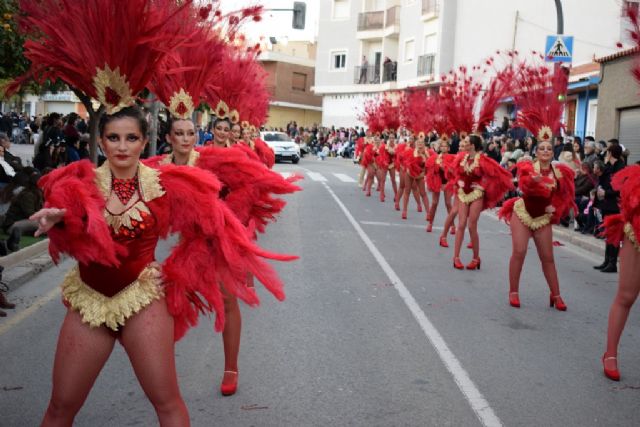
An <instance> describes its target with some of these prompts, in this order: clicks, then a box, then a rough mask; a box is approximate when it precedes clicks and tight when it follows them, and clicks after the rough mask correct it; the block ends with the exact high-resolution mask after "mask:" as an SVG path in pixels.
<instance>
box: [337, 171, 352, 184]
mask: <svg viewBox="0 0 640 427" xmlns="http://www.w3.org/2000/svg"><path fill="white" fill-rule="evenodd" d="M333 176H335V177H336V178H338V179H339V180H340V181H342V182H348V183H353V182H356V180H355V179H353V178H352V177H350V176H349V175H346V174H344V173H334V174H333Z"/></svg>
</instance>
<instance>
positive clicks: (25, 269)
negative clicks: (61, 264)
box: [0, 239, 53, 291]
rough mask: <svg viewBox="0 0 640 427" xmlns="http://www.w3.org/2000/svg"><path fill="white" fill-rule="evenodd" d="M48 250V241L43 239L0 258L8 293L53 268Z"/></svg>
mask: <svg viewBox="0 0 640 427" xmlns="http://www.w3.org/2000/svg"><path fill="white" fill-rule="evenodd" d="M48 249H49V239H45V240H43V241H41V242H38V243H35V244H33V245H31V246H27V247H26V248H23V249H20V250H19V251H17V252H14V253H12V254H9V255H7V256H5V257H2V258H0V265H2V266H3V267H4V272H3V274H2V280H3V282H5V283H6V284H7V285H8V286H9V290H10V291H14V290H16V289H17V288H19V287H20V286H22V285H23V284H25V283H26V282H28V281H29V280H31V279H32V278H34V277H35V276H37V275H38V274H40V273H41V272H43V271H45V270H47V269H49V268H50V267H52V266H53V261H52V260H51V257H50V256H49V250H48Z"/></svg>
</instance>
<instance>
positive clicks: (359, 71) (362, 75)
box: [353, 61, 398, 85]
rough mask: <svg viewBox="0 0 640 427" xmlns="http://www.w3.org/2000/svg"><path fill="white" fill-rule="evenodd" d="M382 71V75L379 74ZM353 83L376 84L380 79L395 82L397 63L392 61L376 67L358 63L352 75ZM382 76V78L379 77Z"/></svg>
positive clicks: (383, 81)
mask: <svg viewBox="0 0 640 427" xmlns="http://www.w3.org/2000/svg"><path fill="white" fill-rule="evenodd" d="M380 71H382V75H380ZM353 77H354V78H353V82H354V83H355V84H360V85H364V84H378V83H380V82H381V81H382V83H385V82H395V81H396V80H397V78H398V63H397V62H394V61H390V62H387V63H386V64H382V65H381V66H379V67H377V66H375V65H364V66H363V65H359V66H357V67H356V68H355V73H354V76H353ZM381 77H382V80H380V78H381Z"/></svg>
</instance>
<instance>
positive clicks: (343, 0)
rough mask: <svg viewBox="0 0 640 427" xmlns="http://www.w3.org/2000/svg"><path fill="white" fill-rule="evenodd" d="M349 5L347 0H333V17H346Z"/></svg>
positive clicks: (347, 16)
mask: <svg viewBox="0 0 640 427" xmlns="http://www.w3.org/2000/svg"><path fill="white" fill-rule="evenodd" d="M349 6H350V5H349V0H333V14H332V17H333V19H348V18H349Z"/></svg>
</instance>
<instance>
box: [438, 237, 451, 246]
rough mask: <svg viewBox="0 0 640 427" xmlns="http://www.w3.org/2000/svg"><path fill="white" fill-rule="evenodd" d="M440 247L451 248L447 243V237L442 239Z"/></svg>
mask: <svg viewBox="0 0 640 427" xmlns="http://www.w3.org/2000/svg"><path fill="white" fill-rule="evenodd" d="M440 246H442V247H443V248H448V247H449V243H447V238H446V237H443V236H441V237H440Z"/></svg>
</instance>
